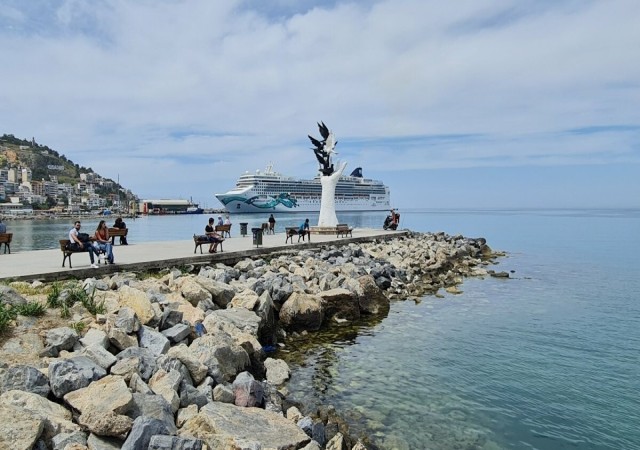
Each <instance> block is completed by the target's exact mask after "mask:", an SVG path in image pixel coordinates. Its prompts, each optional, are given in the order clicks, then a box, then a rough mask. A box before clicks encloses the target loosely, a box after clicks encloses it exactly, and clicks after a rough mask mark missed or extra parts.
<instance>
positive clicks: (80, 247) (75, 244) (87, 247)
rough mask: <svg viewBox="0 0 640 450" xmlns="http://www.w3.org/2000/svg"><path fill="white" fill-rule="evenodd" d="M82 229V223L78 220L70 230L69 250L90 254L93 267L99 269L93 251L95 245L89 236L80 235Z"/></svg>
mask: <svg viewBox="0 0 640 450" xmlns="http://www.w3.org/2000/svg"><path fill="white" fill-rule="evenodd" d="M80 227H81V224H80V221H79V220H76V221H75V222H74V224H73V228H72V229H71V230H69V248H70V249H71V250H74V251H82V252H89V259H90V260H91V267H93V268H94V269H97V268H98V265H97V264H96V263H95V261H94V255H95V253H94V251H93V245H91V242H89V235H88V234H86V233H80ZM81 238H82V239H81ZM69 261H71V260H69ZM69 264H71V263H69Z"/></svg>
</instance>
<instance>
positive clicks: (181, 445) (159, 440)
mask: <svg viewBox="0 0 640 450" xmlns="http://www.w3.org/2000/svg"><path fill="white" fill-rule="evenodd" d="M149 450H202V441H201V440H200V439H188V438H181V437H178V436H162V435H155V436H153V437H152V438H151V441H149Z"/></svg>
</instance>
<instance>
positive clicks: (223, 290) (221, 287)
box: [194, 276, 236, 308]
mask: <svg viewBox="0 0 640 450" xmlns="http://www.w3.org/2000/svg"><path fill="white" fill-rule="evenodd" d="M194 281H195V282H196V283H198V284H199V285H200V286H202V287H203V288H204V289H206V290H207V291H209V292H210V293H211V296H212V298H213V302H214V303H215V304H216V305H218V306H219V307H221V308H226V307H227V305H228V304H229V302H230V301H231V300H232V299H233V297H234V295H236V292H235V291H234V290H233V289H232V288H231V287H229V285H227V284H225V283H221V282H218V281H214V280H212V279H211V278H207V277H202V276H197V277H195V278H194Z"/></svg>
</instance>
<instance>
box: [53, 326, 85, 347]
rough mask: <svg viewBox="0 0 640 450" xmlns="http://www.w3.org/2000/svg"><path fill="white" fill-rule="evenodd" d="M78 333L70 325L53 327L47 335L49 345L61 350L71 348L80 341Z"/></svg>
mask: <svg viewBox="0 0 640 450" xmlns="http://www.w3.org/2000/svg"><path fill="white" fill-rule="evenodd" d="M78 339H79V338H78V333H76V332H75V330H73V329H71V328H69V327H60V328H52V329H51V330H48V331H47V333H46V336H45V344H46V345H47V347H55V348H56V349H57V350H58V351H60V350H71V349H73V346H74V345H75V344H76V342H78Z"/></svg>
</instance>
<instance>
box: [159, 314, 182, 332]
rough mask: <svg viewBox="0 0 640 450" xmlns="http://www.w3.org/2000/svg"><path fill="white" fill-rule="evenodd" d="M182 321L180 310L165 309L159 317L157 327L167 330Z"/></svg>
mask: <svg viewBox="0 0 640 450" xmlns="http://www.w3.org/2000/svg"><path fill="white" fill-rule="evenodd" d="M180 322H182V311H177V310H175V309H165V310H164V311H163V313H162V318H161V319H160V325H159V329H160V331H164V330H168V329H169V328H171V327H173V326H176V325H178V324H179V323H180Z"/></svg>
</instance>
